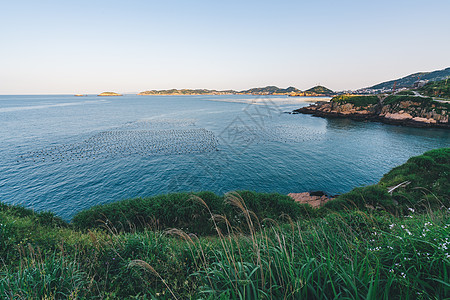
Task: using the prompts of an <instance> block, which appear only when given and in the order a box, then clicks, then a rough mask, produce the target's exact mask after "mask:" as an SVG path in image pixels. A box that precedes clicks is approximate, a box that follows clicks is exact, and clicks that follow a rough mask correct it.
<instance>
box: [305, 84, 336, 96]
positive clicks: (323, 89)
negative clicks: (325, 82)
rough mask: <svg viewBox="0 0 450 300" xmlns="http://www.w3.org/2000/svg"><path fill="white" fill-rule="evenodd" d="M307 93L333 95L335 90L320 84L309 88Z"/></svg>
mask: <svg viewBox="0 0 450 300" xmlns="http://www.w3.org/2000/svg"><path fill="white" fill-rule="evenodd" d="M305 93H315V94H321V95H333V94H334V92H333V91H332V90H330V89H328V88H326V87H324V86H321V85H318V86H315V87H313V88H310V89H309V90H306V91H305Z"/></svg>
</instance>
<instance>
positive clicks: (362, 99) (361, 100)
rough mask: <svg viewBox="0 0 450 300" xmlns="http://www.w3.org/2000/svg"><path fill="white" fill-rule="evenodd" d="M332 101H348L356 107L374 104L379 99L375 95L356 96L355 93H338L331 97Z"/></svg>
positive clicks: (341, 102)
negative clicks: (338, 94)
mask: <svg viewBox="0 0 450 300" xmlns="http://www.w3.org/2000/svg"><path fill="white" fill-rule="evenodd" d="M331 101H332V102H337V103H339V104H346V103H350V104H353V105H354V106H356V107H363V106H368V105H376V104H378V102H379V100H378V97H377V96H357V95H340V96H335V97H333V98H332V99H331Z"/></svg>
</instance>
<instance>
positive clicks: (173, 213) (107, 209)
mask: <svg viewBox="0 0 450 300" xmlns="http://www.w3.org/2000/svg"><path fill="white" fill-rule="evenodd" d="M237 193H238V194H239V195H240V196H241V197H242V198H243V199H244V201H245V203H246V205H247V208H248V209H249V210H251V211H252V212H253V213H254V214H255V215H256V216H257V217H258V218H260V219H264V218H271V219H277V218H279V217H280V215H283V214H284V215H287V216H289V217H290V218H291V219H294V220H296V219H298V218H301V217H304V216H308V215H314V214H315V211H314V210H313V209H311V207H310V206H307V205H299V204H298V203H295V202H294V200H293V199H292V198H290V197H288V196H286V195H280V194H275V193H273V194H267V193H255V192H251V191H239V192H237ZM204 204H206V206H207V207H208V209H207V208H206V206H205V205H204ZM210 213H213V214H216V215H223V216H226V217H227V218H228V220H229V221H230V224H231V225H233V226H235V225H237V223H236V222H237V221H238V218H237V215H238V214H239V213H240V212H239V211H238V210H236V209H235V207H233V205H232V204H231V203H230V202H229V201H227V198H226V197H225V196H218V195H216V194H214V193H211V192H199V193H174V194H167V195H160V196H155V197H148V198H137V199H129V200H123V201H118V202H114V203H110V204H106V205H98V206H94V207H91V208H90V209H87V210H84V211H81V212H80V213H78V214H76V215H75V217H74V218H73V224H74V225H75V227H77V228H79V229H89V228H98V227H114V228H116V229H118V230H120V231H127V232H129V231H133V230H138V231H139V230H142V229H144V228H155V229H159V230H164V229H167V228H174V227H175V228H179V229H183V230H185V231H187V232H192V233H195V234H199V235H207V234H213V233H215V229H214V226H213V223H212V222H211V221H210ZM105 225H106V226H105ZM221 228H223V229H225V227H223V226H221Z"/></svg>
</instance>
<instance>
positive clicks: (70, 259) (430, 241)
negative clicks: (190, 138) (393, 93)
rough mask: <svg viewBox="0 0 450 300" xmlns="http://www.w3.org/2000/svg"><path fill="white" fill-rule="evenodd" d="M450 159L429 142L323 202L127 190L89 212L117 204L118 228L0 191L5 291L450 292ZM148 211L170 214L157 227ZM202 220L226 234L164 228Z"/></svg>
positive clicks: (407, 295) (214, 294) (134, 294)
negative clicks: (377, 177) (32, 205)
mask: <svg viewBox="0 0 450 300" xmlns="http://www.w3.org/2000/svg"><path fill="white" fill-rule="evenodd" d="M449 163H450V148H444V149H437V150H432V151H428V152H426V153H424V154H423V155H421V156H417V157H413V158H411V159H409V160H408V162H407V163H405V164H404V165H402V166H399V167H397V168H394V169H393V170H392V171H390V172H389V173H387V174H386V175H385V176H384V177H383V179H382V180H381V181H380V183H379V184H378V185H374V186H368V187H363V188H356V189H354V190H353V191H351V192H349V193H347V194H343V195H341V196H339V197H338V198H337V199H336V200H334V201H331V202H328V203H327V204H326V207H325V208H324V209H322V210H319V211H317V210H313V209H312V208H310V207H309V206H302V205H298V204H297V203H294V202H293V201H292V200H290V198H288V197H287V196H283V195H279V194H262V193H255V192H249V191H241V192H238V193H232V194H228V195H226V197H221V196H217V195H215V194H213V193H208V192H205V193H195V194H187V193H185V194H184V193H181V194H170V195H162V196H157V197H152V198H145V199H132V200H125V201H120V202H116V203H112V204H109V205H103V206H98V207H97V208H93V209H94V212H96V214H93V213H92V212H91V211H88V212H89V213H86V214H85V215H84V219H81V220H80V222H92V223H94V222H95V220H96V218H101V217H104V215H102V214H103V213H105V214H108V215H109V216H110V217H111V218H112V219H113V220H114V222H115V223H114V222H113V221H108V223H106V224H105V226H106V227H108V228H109V230H107V231H104V230H96V229H95V227H96V226H91V227H90V228H91V229H87V228H88V226H86V227H83V228H84V229H85V230H83V231H79V230H78V229H76V228H74V227H71V226H70V225H68V224H66V223H60V222H58V221H56V222H55V221H54V218H53V215H52V214H49V213H41V214H40V213H35V212H33V211H32V210H28V209H25V208H23V207H17V206H11V205H6V204H2V203H0V246H1V248H0V257H1V266H0V298H2V299H67V298H69V299H77V298H79V299H85V298H86V299H96V298H98V299H135V298H139V299H173V298H178V299H199V298H202V299H236V298H239V299H336V298H339V299H448V298H449V297H450V285H449V284H448V282H450V276H449V272H448V270H449V267H450V254H449V251H448V247H449V246H450V242H449V240H448V238H449V234H448V233H449V228H450V211H449V202H448V196H449V186H448V185H449V183H448V178H449V176H448V175H449V173H448V172H449V169H448V167H449V165H450V164H449ZM404 181H411V183H410V184H409V185H407V186H405V187H401V188H398V189H397V190H395V191H394V192H393V195H392V196H391V195H390V194H388V193H387V187H392V186H394V185H397V184H399V183H402V182H404ZM432 199H439V201H438V202H436V203H439V205H433V202H432ZM146 201H148V203H147V202H146ZM151 202H154V204H151ZM423 203H428V204H427V206H426V207H427V210H421V208H422V207H423V205H422V204H423ZM97 209H98V210H97ZM170 210H172V211H170ZM209 211H211V212H212V214H213V215H214V220H215V222H212V221H211V220H210V219H211V214H209ZM145 212H152V214H154V215H153V216H155V218H156V213H161V216H160V219H161V221H160V223H159V224H158V222H156V221H155V222H153V223H152V224H153V225H154V227H152V228H148V227H146V225H147V224H146V220H147V221H148V220H151V218H150V217H149V219H144V216H145V214H144V213H145ZM216 213H221V215H216ZM283 213H284V214H287V215H289V216H290V217H291V219H292V220H289V218H287V217H286V218H281V217H280V215H282V214H283ZM137 214H142V215H140V216H138V215H137ZM183 214H187V216H184V215H183ZM189 214H191V215H189ZM319 216H320V217H319ZM127 218H130V219H127ZM264 218H269V219H265V220H264ZM275 218H277V219H278V223H277V222H275V221H274V220H271V219H275ZM192 219H194V221H192ZM104 220H106V219H104ZM220 220H222V221H224V220H228V222H229V223H228V224H229V226H231V227H230V228H227V227H226V226H225V227H224V224H225V223H224V222H219V221H220ZM149 222H150V221H149ZM162 222H164V224H165V225H164V226H166V227H163V225H161V224H163V223H162ZM197 222H198V223H197ZM202 222H204V223H203V227H205V228H208V229H207V230H211V229H213V230H215V232H216V234H215V235H208V236H205V237H197V236H195V235H193V234H189V232H190V231H183V230H179V229H172V230H167V231H165V232H161V231H158V230H156V229H158V228H167V227H177V226H176V225H182V226H184V228H196V229H198V230H201V228H199V227H200V225H201V224H202ZM171 223H172V225H171V226H169V225H170V224H171ZM123 224H125V225H123ZM205 224H207V225H205ZM216 224H217V225H216ZM127 226H128V227H127ZM139 226H141V227H139ZM158 226H159V227H158ZM195 226H198V227H195ZM216 226H218V227H216ZM80 227H81V226H80ZM93 228H94V229H93ZM219 228H220V229H221V230H217V229H219ZM86 229H87V230H86ZM121 229H124V231H131V232H121ZM125 229H126V230H125ZM133 229H139V230H133ZM150 229H152V230H150ZM226 230H229V231H226ZM205 232H206V230H205ZM224 232H225V233H226V232H230V233H231V234H228V235H224V234H222V233H224Z"/></svg>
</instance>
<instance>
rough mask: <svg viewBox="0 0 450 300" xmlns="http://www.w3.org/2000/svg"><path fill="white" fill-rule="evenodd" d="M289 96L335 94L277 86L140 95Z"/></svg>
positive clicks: (318, 87)
mask: <svg viewBox="0 0 450 300" xmlns="http://www.w3.org/2000/svg"><path fill="white" fill-rule="evenodd" d="M233 94H234V95H288V96H330V95H334V94H335V93H334V92H333V91H332V90H330V89H327V88H326V87H324V86H320V85H319V86H316V87H313V88H311V89H309V90H307V91H304V92H302V91H301V90H299V89H297V88H295V87H293V86H290V87H288V88H285V89H282V88H279V87H276V86H266V87H259V88H252V89H248V90H244V91H234V90H226V91H217V90H206V89H195V90H190V89H181V90H178V89H171V90H150V91H145V92H140V93H139V94H138V95H142V96H146V95H147V96H150V95H233Z"/></svg>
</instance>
